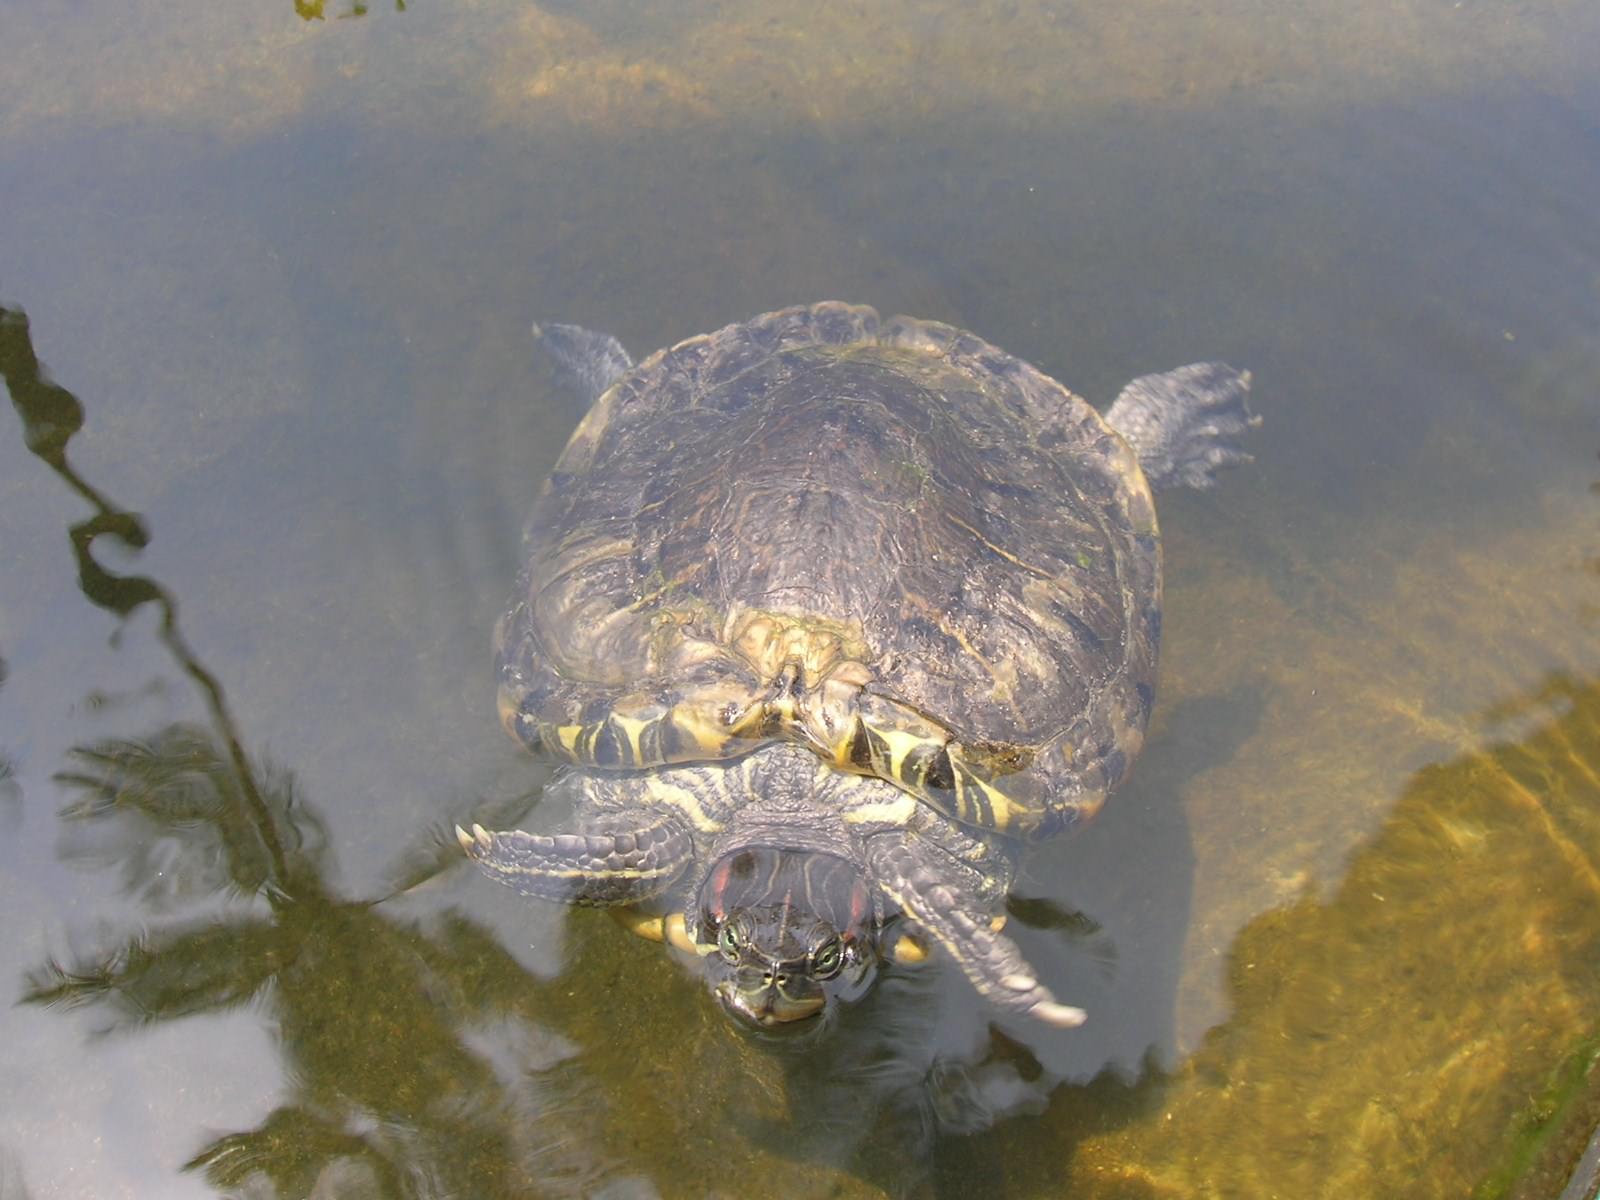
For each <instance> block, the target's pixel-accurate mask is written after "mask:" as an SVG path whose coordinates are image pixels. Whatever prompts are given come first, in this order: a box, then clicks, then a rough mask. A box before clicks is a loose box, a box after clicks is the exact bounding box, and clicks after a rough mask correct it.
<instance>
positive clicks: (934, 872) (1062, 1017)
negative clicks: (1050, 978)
mask: <svg viewBox="0 0 1600 1200" xmlns="http://www.w3.org/2000/svg"><path fill="white" fill-rule="evenodd" d="M869 854H870V856H871V860H872V866H873V874H874V876H875V880H876V883H877V885H878V887H879V888H880V889H881V890H882V891H883V892H884V894H885V895H887V896H888V897H889V898H890V899H891V900H893V901H894V902H895V903H896V904H897V905H899V906H900V908H901V909H902V910H903V911H904V912H905V914H906V916H907V917H908V918H910V919H911V921H913V922H914V923H915V924H916V925H917V926H918V927H920V928H921V929H922V931H923V932H925V933H926V934H927V935H928V936H929V937H930V938H932V939H933V941H935V942H937V943H938V944H939V946H940V947H941V948H942V949H943V950H944V951H945V953H947V954H948V955H949V956H950V957H951V959H953V960H954V962H955V964H956V966H958V967H960V968H961V973H962V974H963V975H965V976H966V977H967V979H968V981H969V982H970V983H971V984H972V986H973V987H974V988H976V989H977V991H978V994H979V995H981V996H982V997H983V998H984V999H985V1000H987V1001H989V1003H991V1004H993V1005H995V1006H996V1007H998V1008H1002V1009H1005V1010H1006V1011H1008V1012H1014V1013H1020V1014H1022V1015H1024V1016H1028V1017H1032V1018H1034V1019H1035V1020H1038V1021H1043V1022H1045V1024H1047V1025H1054V1026H1057V1027H1058V1028H1062V1029H1070V1028H1072V1027H1074V1026H1076V1025H1082V1024H1083V1021H1084V1012H1083V1009H1081V1008H1074V1007H1072V1006H1071V1005H1070V1004H1062V1003H1061V1002H1060V1001H1059V1000H1057V999H1056V998H1055V996H1054V995H1053V994H1051V991H1050V989H1049V988H1047V987H1045V985H1044V984H1042V983H1040V982H1039V979H1038V976H1036V975H1035V974H1034V973H1033V969H1032V968H1031V967H1029V966H1028V963H1027V960H1026V959H1024V958H1023V957H1022V951H1021V950H1019V949H1018V948H1017V945H1016V943H1015V942H1013V941H1012V940H1011V939H1010V938H1008V937H1007V936H1006V935H1005V934H1003V933H1001V932H1000V931H999V930H998V929H996V928H994V926H993V925H992V923H991V922H990V921H989V919H988V914H986V913H983V912H981V911H979V910H976V909H975V907H974V906H972V905H970V904H968V903H966V901H965V898H964V897H963V896H961V895H960V892H959V889H958V888H955V887H952V886H951V885H950V884H949V883H948V882H946V881H945V879H944V877H943V876H942V874H941V873H940V871H939V869H938V867H937V865H936V864H935V862H934V861H933V860H932V859H931V858H929V857H928V856H927V855H925V854H919V853H918V852H917V847H916V845H915V843H912V842H908V841H905V840H903V839H892V840H891V839H883V840H880V841H879V842H878V843H877V844H876V845H874V846H872V847H871V848H870V849H869Z"/></svg>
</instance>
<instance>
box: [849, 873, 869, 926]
mask: <svg viewBox="0 0 1600 1200" xmlns="http://www.w3.org/2000/svg"><path fill="white" fill-rule="evenodd" d="M867 900H868V896H867V889H866V887H865V886H863V884H862V883H861V881H860V880H859V879H858V880H856V885H855V887H853V888H851V889H850V927H851V928H852V929H854V928H855V927H856V926H857V925H859V924H861V922H862V920H863V919H865V917H866V915H867Z"/></svg>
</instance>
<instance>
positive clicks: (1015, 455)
mask: <svg viewBox="0 0 1600 1200" xmlns="http://www.w3.org/2000/svg"><path fill="white" fill-rule="evenodd" d="M534 333H535V335H536V336H537V337H539V338H541V339H542V341H543V343H544V345H545V347H546V348H547V350H548V351H549V353H550V354H551V356H552V357H553V359H554V360H555V361H556V362H557V364H558V366H559V368H560V369H561V370H562V371H563V372H564V373H565V375H566V376H567V377H568V378H569V379H570V381H571V382H572V383H574V384H575V385H576V387H577V389H578V390H580V391H581V392H582V393H583V396H582V398H583V399H584V401H585V403H586V406H587V407H586V412H585V415H584V416H583V417H582V419H581V421H580V422H579V424H578V426H577V428H576V430H575V431H574V432H573V434H572V436H571V439H570V441H569V442H568V443H567V445H566V447H565V449H564V451H563V452H562V454H561V455H560V457H559V460H558V461H557V463H556V465H555V467H554V469H553V470H552V471H551V473H550V475H549V477H548V478H547V479H546V481H545V482H544V485H543V488H542V491H541V492H540V494H539V496H538V499H537V500H536V502H535V504H534V508H533V511H532V514H531V516H530V518H529V521H528V524H527V528H526V532H525V534H524V541H523V564H524V565H523V567H522V571H521V573H520V575H519V578H518V582H517V585H516V590H515V595H514V598H513V601H512V603H511V604H510V606H509V609H508V610H507V611H506V613H505V615H504V616H503V617H502V618H501V619H500V621H499V623H498V625H497V628H496V634H495V644H496V671H497V678H498V687H499V697H498V698H499V712H500V719H501V722H502V723H503V724H504V726H505V728H506V729H507V730H508V731H509V732H510V733H511V734H512V735H513V736H514V737H516V738H517V739H519V740H520V741H521V742H522V743H523V744H524V745H525V746H526V747H528V748H529V749H530V750H532V751H534V752H535V753H537V754H540V755H543V756H544V757H546V758H547V759H550V760H553V761H555V762H556V763H558V764H560V768H559V770H558V772H557V775H556V776H555V777H554V778H553V779H552V781H551V782H550V784H549V785H548V787H547V791H546V796H547V798H551V799H564V800H568V801H570V802H571V804H572V806H573V817H572V820H573V821H574V823H575V825H574V827H573V828H571V830H570V831H568V832H559V833H530V832H526V831H522V830H515V829H513V830H504V831H499V832H491V831H488V830H485V829H483V828H482V827H481V826H478V825H474V826H473V828H472V829H471V831H470V832H469V831H466V830H462V829H460V828H459V827H458V828H457V831H456V832H457V836H458V837H459V839H460V842H461V845H462V847H463V849H464V850H465V851H466V853H467V855H468V856H470V857H471V858H472V859H474V860H475V861H476V862H477V864H478V865H479V866H480V867H481V868H482V869H483V870H484V872H486V873H487V874H488V875H489V876H490V877H491V878H494V879H496V880H498V881H499V882H502V883H505V884H508V885H510V886H512V887H514V888H516V889H517V890H519V891H520V892H522V893H524V894H527V895H531V896H535V897H540V898H543V899H547V900H556V901H563V902H566V903H571V904H579V905H593V906H615V907H617V908H619V909H620V910H621V911H623V912H624V913H625V914H626V916H627V920H628V923H630V924H631V925H632V927H633V928H634V929H635V930H636V931H638V932H641V933H644V934H646V935H647V936H651V937H655V938H657V939H658V940H664V941H667V942H670V943H672V944H673V945H675V946H677V947H679V948H680V949H683V950H687V951H690V952H691V953H692V954H693V955H694V956H695V958H696V960H698V961H699V962H700V963H701V964H702V966H703V970H704V973H705V976H706V979H707V982H708V983H709V985H710V989H711V991H712V992H713V994H714V995H715V996H716V997H717V998H718V1000H720V1002H721V1004H722V1006H723V1007H724V1008H725V1009H726V1010H727V1011H728V1012H729V1013H730V1014H731V1015H732V1016H733V1017H735V1018H737V1019H738V1020H739V1021H740V1022H742V1023H744V1024H747V1025H749V1026H754V1027H756V1028H762V1029H768V1030H776V1029H781V1028H797V1027H801V1026H802V1025H805V1026H807V1027H815V1026H814V1025H811V1024H810V1023H811V1022H812V1021H813V1019H814V1018H817V1017H819V1016H827V1015H829V1014H832V1013H834V1012H836V1011H837V1010H838V1009H839V1008H840V1006H841V1005H843V1004H846V1003H848V1002H850V1001H852V1000H854V999H856V998H858V997H860V996H862V995H864V994H865V993H866V992H867V991H868V990H870V988H871V987H872V984H873V981H874V979H875V977H876V976H877V975H878V973H879V969H880V966H881V964H882V963H883V962H884V961H885V959H886V958H888V957H891V956H892V957H894V958H897V959H902V960H904V959H909V958H915V957H918V956H920V955H924V954H926V953H927V952H929V951H930V950H932V951H934V952H937V953H942V954H943V955H945V956H947V957H948V959H949V960H950V961H951V962H953V963H954V964H955V966H956V967H958V968H959V969H960V971H961V973H962V974H963V975H964V976H965V977H966V979H967V980H968V981H970V983H971V984H972V986H973V987H974V988H975V989H976V990H977V992H978V993H979V994H980V995H981V996H982V997H983V998H985V999H986V1000H987V1001H989V1002H991V1003H992V1004H993V1005H995V1006H996V1007H997V1008H998V1009H999V1010H1002V1011H1005V1012H1010V1013H1016V1014H1027V1015H1028V1016H1029V1017H1031V1018H1035V1019H1038V1020H1040V1021H1043V1022H1045V1023H1047V1024H1050V1025H1055V1026H1061V1027H1070V1026H1074V1025H1077V1024H1078V1023H1080V1022H1081V1021H1082V1020H1083V1019H1084V1016H1085V1014H1084V1013H1083V1011H1082V1010H1081V1009H1080V1008H1077V1007H1075V1006H1072V1005H1070V1004H1065V1003H1062V1002H1061V1001H1059V1000H1057V999H1056V997H1055V995H1054V994H1053V992H1052V991H1051V990H1050V989H1049V988H1048V987H1047V986H1046V985H1045V984H1044V983H1042V982H1041V981H1040V980H1039V978H1038V973H1037V972H1036V971H1035V970H1034V969H1033V968H1032V967H1031V966H1030V965H1029V964H1028V963H1027V961H1026V960H1025V959H1024V957H1023V955H1022V953H1021V951H1020V949H1019V948H1018V946H1017V945H1016V943H1015V942H1014V941H1013V940H1012V939H1011V938H1010V937H1009V936H1007V934H1006V933H1005V932H1004V929H1003V925H1004V921H1005V912H1006V909H1005V903H1006V897H1007V894H1008V892H1009V890H1010V887H1011V884H1012V883H1013V881H1014V880H1015V878H1016V872H1017V869H1018V863H1019V859H1020V855H1021V854H1022V852H1023V851H1024V849H1025V847H1026V846H1028V845H1029V844H1030V843H1033V842H1037V841H1039V840H1041V839H1044V838H1047V837H1050V836H1053V835H1055V834H1058V833H1061V832H1063V831H1065V830H1068V829H1071V828H1074V827H1076V826H1079V825H1081V824H1082V823H1083V822H1085V821H1086V820H1088V819H1089V818H1090V817H1092V816H1093V815H1094V813H1095V812H1096V811H1097V810H1098V809H1099V808H1100V807H1101V805H1102V803H1103V802H1104V800H1105V798H1106V796H1107V794H1108V793H1109V792H1111V790H1112V789H1114V788H1115V787H1116V786H1117V785H1118V784H1119V783H1120V782H1121V781H1122V780H1123V778H1124V777H1125V775H1126V774H1127V771H1128V768H1129V766H1130V764H1131V763H1132V761H1133V759H1134V757H1135V756H1136V755H1137V753H1138V751H1139V749H1140V746H1141V743H1142V742H1143V739H1144V733H1145V728H1146V726H1147V724H1148V722H1149V719H1150V712H1151V707H1152V705H1153V704H1154V700H1155V684H1156V665H1157V652H1158V649H1159V645H1160V640H1161V561H1162V557H1161V556H1162V551H1161V544H1160V539H1159V533H1158V528H1157V523H1156V511H1155V505H1154V502H1153V499H1152V492H1153V491H1154V490H1157V489H1161V488H1167V487H1177V486H1188V487H1194V488H1206V487H1210V486H1211V485H1212V484H1213V482H1214V478H1215V472H1216V471H1217V470H1218V469H1219V468H1223V467H1227V466H1231V465H1234V464H1238V463H1242V462H1246V461H1249V458H1250V456H1249V455H1248V454H1247V453H1246V452H1245V451H1244V449H1243V448H1242V446H1241V444H1240V443H1241V435H1242V434H1243V433H1244V432H1245V431H1247V430H1248V429H1250V428H1251V427H1252V426H1254V425H1257V424H1258V423H1259V422H1260V417H1259V416H1257V415H1255V414H1254V413H1253V412H1252V411H1251V409H1250V406H1249V403H1248V401H1249V390H1250V384H1251V378H1250V374H1249V372H1247V371H1238V370H1235V369H1234V368H1232V367H1229V366H1227V365H1224V364H1222V363H1218V362H1202V363H1194V364H1191V365H1189V366H1185V367H1180V368H1178V369H1177V370H1173V371H1168V372H1166V373H1164V374H1156V375H1147V376H1143V377H1141V378H1138V379H1135V380H1134V381H1133V382H1132V383H1130V384H1128V385H1127V387H1126V388H1124V389H1123V390H1122V392H1121V393H1120V394H1119V395H1118V396H1117V398H1116V399H1115V400H1114V402H1113V403H1112V404H1111V405H1110V407H1109V408H1108V409H1107V410H1106V413H1105V415H1104V416H1102V415H1101V414H1100V413H1099V412H1097V411H1096V410H1095V409H1094V408H1093V407H1091V406H1090V405H1089V404H1088V403H1087V402H1086V401H1085V400H1083V399H1081V398H1079V397H1078V396H1077V395H1075V394H1074V393H1072V392H1070V391H1068V390H1067V388H1065V387H1064V386H1062V385H1061V384H1059V383H1057V382H1056V381H1055V380H1054V379H1052V378H1051V377H1049V376H1048V375H1046V374H1045V373H1044V372H1042V371H1040V370H1039V369H1037V368H1035V367H1033V366H1031V365H1029V364H1028V363H1026V362H1024V361H1023V360H1021V359H1019V358H1017V357H1015V356H1013V355H1011V354H1008V353H1006V352H1005V351H1003V350H1001V349H999V348H998V347H996V346H994V345H992V344H990V343H989V342H986V341H984V340H983V339H981V338H979V337H978V336H976V335H975V334H972V333H969V332H967V331H965V330H963V329H959V328H957V327H955V326H953V325H948V324H943V323H940V322H937V321H931V320H918V319H913V318H909V317H895V318H893V319H891V320H888V321H884V320H882V319H880V317H879V315H878V313H877V312H876V311H875V310H874V309H873V308H871V307H868V306H863V305H852V304H846V303H841V302H837V301H827V302H822V303H816V304H809V305H804V306H799V307H792V308H785V309H781V310H779V311H775V312H769V313H766V314H763V315H761V316H757V317H754V318H752V319H750V320H746V321H741V322H737V323H735V324H731V325H728V326H726V327H725V328H723V329H720V330H717V331H716V332H714V333H710V334H705V335H702V336H698V337H692V338H689V339H688V340H687V341H683V342H680V343H678V344H677V345H674V346H672V347H670V348H668V349H664V350H660V351H657V352H656V353H655V354H653V355H651V356H650V357H648V358H646V359H644V360H643V361H642V362H639V363H637V364H635V363H634V361H633V359H632V358H631V357H630V355H629V354H628V352H627V351H626V350H625V349H624V348H623V346H622V344H621V343H620V342H619V341H618V340H617V339H616V338H615V337H613V336H611V335H609V334H605V333H601V332H598V331H594V330H589V329H585V328H582V327H580V326H575V325H558V324H549V325H542V326H541V325H535V326H534ZM825 1023H826V1022H824V1024H825Z"/></svg>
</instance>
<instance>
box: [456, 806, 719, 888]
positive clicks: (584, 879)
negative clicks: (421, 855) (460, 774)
mask: <svg viewBox="0 0 1600 1200" xmlns="http://www.w3.org/2000/svg"><path fill="white" fill-rule="evenodd" d="M619 815H620V814H619ZM456 839H457V840H458V841H459V842H460V843H461V848H462V849H463V850H465V851H466V853H467V857H468V858H470V859H472V861H473V862H475V863H477V864H478V866H479V867H480V868H481V869H482V870H483V873H484V874H485V875H487V876H488V877H489V878H490V879H493V880H494V881H495V882H497V883H503V884H505V885H506V886H507V887H512V888H515V889H516V890H517V891H519V892H521V893H522V894H523V895H524V896H537V897H539V898H540V899H541V900H556V901H560V902H562V903H565V904H581V905H587V906H591V907H605V906H610V905H617V904H638V903H641V902H642V901H645V900H649V899H651V898H652V897H654V896H657V895H660V894H661V893H662V892H664V891H666V889H667V888H668V887H670V886H671V885H672V881H673V880H674V879H676V878H677V876H678V874H679V872H681V871H682V870H683V868H684V867H685V866H686V865H687V864H688V862H689V860H690V858H691V857H692V856H693V854H694V843H693V840H692V839H691V838H690V835H689V832H688V830H687V829H685V827H684V824H683V821H682V819H681V818H680V817H679V816H678V815H677V814H676V813H671V812H659V811H656V812H651V811H648V810H647V811H645V812H642V813H640V814H638V815H637V817H635V819H634V820H633V821H631V822H630V825H629V828H627V829H621V828H613V829H610V830H607V831H604V832H598V831H597V832H593V833H558V834H554V835H547V834H535V833H524V832H523V831H522V830H520V829H507V830H502V831H500V832H498V833H491V832H490V831H489V830H487V829H485V828H483V826H481V825H474V826H473V827H472V832H471V833H468V832H467V831H466V830H464V829H462V828H461V827H460V826H459V825H458V826H456Z"/></svg>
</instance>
